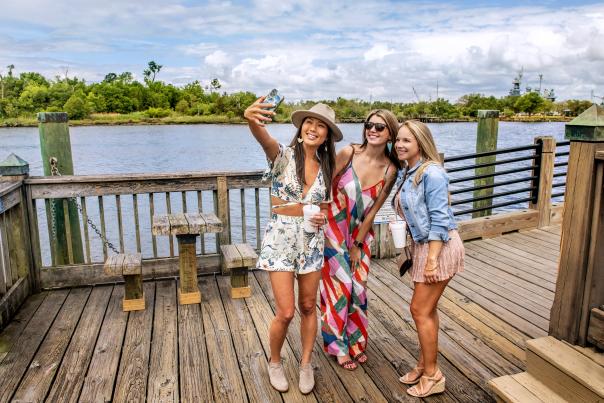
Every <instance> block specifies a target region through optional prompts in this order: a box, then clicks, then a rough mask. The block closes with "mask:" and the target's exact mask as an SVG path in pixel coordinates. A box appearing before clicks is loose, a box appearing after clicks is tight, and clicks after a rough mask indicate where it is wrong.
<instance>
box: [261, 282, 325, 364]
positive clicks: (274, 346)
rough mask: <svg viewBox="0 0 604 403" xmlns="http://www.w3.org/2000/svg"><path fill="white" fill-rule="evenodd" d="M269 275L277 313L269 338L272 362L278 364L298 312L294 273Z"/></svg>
mask: <svg viewBox="0 0 604 403" xmlns="http://www.w3.org/2000/svg"><path fill="white" fill-rule="evenodd" d="M269 273H270V274H269V275H270V279H271V287H272V289H273V295H274V297H275V305H276V307H277V311H276V312H275V317H274V318H273V321H272V322H271V326H270V328H269V331H268V337H269V343H270V346H271V362H274V363H278V362H280V361H281V348H282V347H283V342H284V341H285V336H286V335H287V328H288V327H289V323H290V322H291V321H292V319H293V317H294V313H295V311H296V308H295V305H294V273H293V272H285V271H272V272H269ZM315 292H316V291H315ZM315 322H316V321H315ZM315 326H316V323H315Z"/></svg>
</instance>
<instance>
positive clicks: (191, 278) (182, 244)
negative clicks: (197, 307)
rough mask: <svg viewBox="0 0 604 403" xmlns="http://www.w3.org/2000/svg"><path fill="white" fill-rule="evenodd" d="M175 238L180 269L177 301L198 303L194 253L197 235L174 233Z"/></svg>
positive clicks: (182, 303) (199, 297)
mask: <svg viewBox="0 0 604 403" xmlns="http://www.w3.org/2000/svg"><path fill="white" fill-rule="evenodd" d="M176 239H177V240H178V256H179V257H178V266H179V270H180V289H179V290H178V302H179V303H180V304H181V305H186V304H198V303H200V302H201V293H200V292H199V286H198V285H197V256H196V255H195V244H196V239H197V235H176Z"/></svg>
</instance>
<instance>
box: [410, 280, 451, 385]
mask: <svg viewBox="0 0 604 403" xmlns="http://www.w3.org/2000/svg"><path fill="white" fill-rule="evenodd" d="M448 283H449V280H445V281H441V282H438V283H435V284H425V283H415V289H414V290H413V298H412V299H411V315H412V316H413V320H414V321H415V325H416V327H417V335H418V337H419V344H420V348H421V357H420V358H419V363H422V359H423V364H424V374H426V375H428V376H432V375H434V372H435V371H436V357H437V354H438V326H439V321H438V310H437V306H438V300H439V299H440V296H441V295H442V293H443V291H444V290H445V287H446V286H447V284H448Z"/></svg>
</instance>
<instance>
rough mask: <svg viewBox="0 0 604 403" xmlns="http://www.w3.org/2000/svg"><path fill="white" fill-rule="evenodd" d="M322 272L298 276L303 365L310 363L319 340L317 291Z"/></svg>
mask: <svg viewBox="0 0 604 403" xmlns="http://www.w3.org/2000/svg"><path fill="white" fill-rule="evenodd" d="M320 280H321V271H317V272H314V273H308V274H303V275H300V276H298V307H299V308H300V316H301V318H302V320H301V321H300V334H301V335H302V360H301V364H307V363H309V362H310V358H311V355H312V350H313V346H314V344H315V340H316V338H317V290H318V289H319V281H320Z"/></svg>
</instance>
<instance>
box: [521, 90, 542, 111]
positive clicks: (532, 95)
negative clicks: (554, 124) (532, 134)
mask: <svg viewBox="0 0 604 403" xmlns="http://www.w3.org/2000/svg"><path fill="white" fill-rule="evenodd" d="M544 103H545V100H544V99H543V98H542V97H541V95H539V94H538V93H537V92H529V93H527V94H524V95H522V96H521V97H520V98H518V100H516V103H515V107H516V109H517V110H519V111H520V112H526V113H528V114H529V116H531V115H532V114H533V113H535V112H537V111H538V110H539V109H540V108H541V107H543V104H544Z"/></svg>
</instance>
